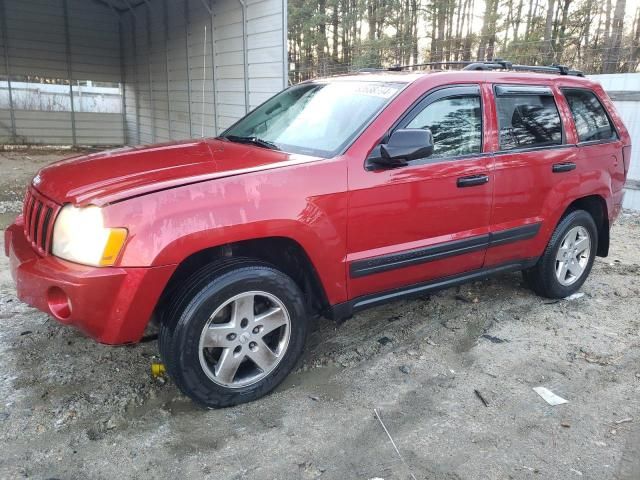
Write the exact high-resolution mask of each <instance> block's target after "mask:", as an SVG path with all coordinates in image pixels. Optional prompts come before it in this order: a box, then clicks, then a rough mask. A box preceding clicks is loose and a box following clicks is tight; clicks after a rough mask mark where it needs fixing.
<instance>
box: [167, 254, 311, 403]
mask: <svg viewBox="0 0 640 480" xmlns="http://www.w3.org/2000/svg"><path fill="white" fill-rule="evenodd" d="M304 305H305V303H304V297H303V294H302V292H301V290H300V288H299V287H298V285H296V283H295V282H294V281H293V280H292V279H291V278H290V277H289V276H287V275H285V274H284V273H282V272H281V271H279V270H277V269H276V268H274V267H272V266H270V265H268V264H265V263H261V262H256V261H253V260H250V259H244V258H240V259H238V258H235V259H228V260H223V261H220V262H215V263H212V264H210V265H207V266H205V267H203V268H202V269H201V270H199V271H197V272H196V273H194V274H193V275H192V276H191V277H189V279H188V280H187V281H186V282H185V283H184V286H183V287H182V288H180V289H179V290H176V291H175V292H174V294H173V296H172V297H170V298H169V300H168V301H167V303H166V304H165V311H164V315H163V319H162V323H161V327H160V333H159V339H158V340H159V341H158V347H159V350H160V356H161V358H162V361H163V362H164V364H165V366H166V369H167V373H168V374H169V376H170V377H171V378H172V380H173V381H174V382H175V384H176V385H177V387H178V388H179V389H180V390H181V391H182V392H183V393H184V394H185V395H187V396H188V397H190V398H191V399H192V400H194V401H195V402H197V403H199V404H200V405H203V406H205V407H208V408H221V407H229V406H233V405H238V404H240V403H245V402H250V401H253V400H256V399H258V398H260V397H262V396H264V395H266V394H267V393H269V392H271V391H272V390H273V389H274V388H275V387H276V386H277V385H278V384H280V382H282V380H284V379H285V377H286V376H287V375H288V374H289V373H290V372H291V370H292V369H293V368H294V367H295V365H296V363H297V361H298V360H299V358H300V356H301V355H302V351H303V349H304V344H305V341H306V336H307V330H308V316H307V312H306V310H305V306H304ZM213 314H216V315H215V318H212V317H213Z"/></svg>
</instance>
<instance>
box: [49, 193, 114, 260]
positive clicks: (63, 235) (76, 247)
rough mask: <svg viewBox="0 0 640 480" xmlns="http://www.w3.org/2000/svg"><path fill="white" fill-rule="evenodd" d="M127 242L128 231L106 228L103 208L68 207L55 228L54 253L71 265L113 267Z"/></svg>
mask: <svg viewBox="0 0 640 480" xmlns="http://www.w3.org/2000/svg"><path fill="white" fill-rule="evenodd" d="M126 239H127V229H126V228H106V227H105V226H104V219H103V216H102V209H101V208H99V207H96V206H95V205H89V206H88V207H74V206H73V205H65V206H64V207H62V210H60V213H59V214H58V217H57V218H56V223H55V225H54V227H53V247H52V252H53V254H54V255H55V256H56V257H60V258H63V259H65V260H69V261H70V262H76V263H82V264H84V265H93V266H96V267H104V266H109V265H113V264H114V263H115V261H116V259H117V258H118V254H119V253H120V250H121V249H122V246H123V245H124V242H125V240H126Z"/></svg>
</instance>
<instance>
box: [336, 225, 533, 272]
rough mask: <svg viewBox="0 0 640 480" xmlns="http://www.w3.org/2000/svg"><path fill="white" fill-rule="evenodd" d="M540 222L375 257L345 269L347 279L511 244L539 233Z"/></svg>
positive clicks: (359, 261) (356, 262) (358, 261)
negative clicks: (347, 275)
mask: <svg viewBox="0 0 640 480" xmlns="http://www.w3.org/2000/svg"><path fill="white" fill-rule="evenodd" d="M540 225H541V224H540V223H532V224H530V225H524V226H522V227H516V228H509V229H507V230H501V231H499V232H492V233H489V234H487V235H478V236H475V237H471V238H466V239H464V240H454V241H451V242H444V243H439V244H437V245H431V246H428V247H423V248H416V249H413V250H406V251H404V252H399V253H391V254H388V255H380V256H379V257H373V258H366V259H364V260H356V261H355V262H352V263H351V265H350V267H349V275H350V277H351V278H359V277H364V276H367V275H373V274H375V273H381V272H386V271H388V270H395V269H397V268H403V267H409V266H412V265H418V264H421V263H427V262H433V261H434V260H440V259H442V258H448V257H453V256H456V255H463V254H465V253H471V252H476V251H478V250H484V249H486V248H490V247H496V246H499V245H504V244H507V243H511V242H519V241H521V240H528V239H530V238H533V237H535V236H536V235H537V234H538V232H539V231H540Z"/></svg>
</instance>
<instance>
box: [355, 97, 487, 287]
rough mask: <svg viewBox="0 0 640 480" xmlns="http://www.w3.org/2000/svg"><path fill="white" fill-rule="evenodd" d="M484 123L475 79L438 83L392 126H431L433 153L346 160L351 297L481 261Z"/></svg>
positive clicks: (484, 198) (484, 201)
mask: <svg viewBox="0 0 640 480" xmlns="http://www.w3.org/2000/svg"><path fill="white" fill-rule="evenodd" d="M485 123H486V118H484V117H483V107H482V101H481V95H480V88H479V86H478V85H464V86H462V85H460V86H450V87H446V88H441V89H438V90H435V91H433V92H432V93H429V94H426V95H425V97H424V98H423V99H422V100H420V101H419V103H418V104H417V105H416V106H415V107H413V108H411V109H410V110H409V111H408V112H407V114H406V115H405V116H403V117H402V118H401V120H400V121H399V122H398V123H397V124H396V125H395V126H394V127H393V128H392V129H393V130H396V129H400V128H405V129H406V128H408V129H411V128H429V129H430V130H431V131H432V133H433V136H434V152H433V154H432V155H431V156H429V157H427V158H423V159H419V160H414V161H410V162H408V164H407V165H406V166H402V167H399V168H388V169H376V170H367V169H366V168H365V160H366V159H365V158H353V159H352V160H351V161H350V162H351V163H350V165H349V219H348V233H347V248H348V250H347V263H348V275H349V296H350V298H354V297H358V296H362V295H366V294H371V293H378V292H381V291H384V290H389V289H394V288H398V287H403V286H406V285H410V284H415V283H419V282H423V281H427V280H430V279H433V278H438V277H443V276H447V275H453V274H456V273H460V272H465V271H469V270H475V269H478V268H480V267H481V266H482V262H483V258H484V253H485V250H486V242H487V238H488V228H489V215H490V213H491V199H492V191H493V179H492V158H491V155H490V154H488V153H485V152H484V150H483V145H484V144H483V131H484V128H483V126H484V125H485ZM383 142H384V140H383ZM373 147H374V145H371V148H373Z"/></svg>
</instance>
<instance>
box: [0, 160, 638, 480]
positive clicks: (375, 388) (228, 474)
mask: <svg viewBox="0 0 640 480" xmlns="http://www.w3.org/2000/svg"><path fill="white" fill-rule="evenodd" d="M67 154H68V153H67ZM65 155H66V154H65ZM61 156H62V155H61V154H60V153H51V152H48V153H42V152H20V153H7V152H0V171H2V177H1V178H0V223H1V226H2V227H3V228H4V227H6V225H7V224H8V222H10V221H11V220H12V219H13V217H14V216H15V214H16V213H17V212H18V210H19V208H20V199H21V196H22V192H23V190H24V187H25V185H26V184H27V182H28V181H29V179H30V178H31V176H32V175H33V174H34V173H35V171H36V170H37V168H38V167H40V166H41V165H44V164H46V163H48V162H50V161H53V160H55V159H57V158H60V157H61ZM639 274H640V215H637V214H631V213H628V212H626V213H625V214H623V215H622V217H621V218H620V220H619V221H618V223H617V224H616V226H615V228H614V229H613V239H612V249H611V255H610V256H609V257H608V258H606V259H598V260H597V262H596V264H595V266H594V269H593V272H592V274H591V276H590V278H589V280H588V281H587V282H586V284H585V286H584V287H583V289H582V292H584V295H583V296H581V297H580V298H577V299H573V300H562V301H550V300H545V299H542V298H538V297H536V296H535V295H533V294H532V293H531V292H530V291H529V290H527V289H525V288H524V287H523V285H522V282H521V278H520V275H519V274H509V275H503V276H500V277H496V278H493V279H490V280H487V281H483V282H477V283H474V284H470V285H467V286H463V287H461V288H459V289H450V290H446V291H443V292H441V293H439V294H437V295H431V296H425V297H424V298H422V299H420V300H416V301H405V302H398V303H394V304H391V305H387V306H385V307H382V308H376V309H374V310H370V311H368V312H366V313H362V314H359V315H357V316H356V317H355V318H354V319H353V320H350V321H348V322H346V323H344V324H342V325H339V326H337V325H335V324H334V323H332V322H330V321H328V320H319V321H318V323H317V326H316V328H315V329H314V331H313V332H312V334H311V335H310V338H309V342H308V346H307V353H306V356H305V358H304V361H303V362H302V364H301V366H300V367H299V369H298V370H297V371H296V372H295V373H294V374H292V375H291V376H290V377H289V378H288V379H287V380H286V382H285V384H283V385H282V386H281V387H280V388H279V389H278V390H277V391H276V392H275V393H274V394H272V395H270V396H268V397H266V398H264V399H262V400H259V401H257V402H254V403H252V404H249V405H242V406H239V407H234V408H228V409H223V410H202V409H199V408H197V407H195V406H194V405H193V404H192V403H191V402H190V401H189V400H188V399H186V398H185V397H183V396H182V395H181V394H180V393H179V392H178V390H177V389H176V387H175V386H174V385H173V384H172V383H171V382H165V383H163V382H161V381H157V380H154V379H153V378H152V376H151V373H150V365H151V363H152V362H153V361H154V360H157V348H156V343H155V341H149V342H145V343H141V344H139V345H136V346H128V347H117V348H114V347H106V346H102V345H98V344H96V343H94V342H93V341H91V340H88V339H86V338H84V337H83V336H82V335H81V334H79V333H78V332H76V331H75V330H73V329H72V328H68V327H63V326H60V325H58V324H57V323H56V322H55V321H53V320H50V319H48V318H47V316H46V315H45V314H43V313H40V312H38V311H36V310H34V309H32V308H29V307H27V306H26V305H24V304H22V303H20V302H19V301H18V300H17V299H16V297H15V291H14V287H13V284H12V282H11V279H10V275H9V272H8V271H7V261H6V259H5V257H4V256H2V257H1V259H0V319H2V324H1V325H2V328H0V399H1V404H0V478H3V479H4V478H6V479H12V478H23V477H24V478H42V479H44V478H58V479H76V478H77V479H85V478H91V479H101V478H105V479H106V478H123V479H124V478H145V479H156V478H157V479H165V478H166V479H173V478H208V479H245V478H246V479H315V478H321V479H323V480H325V479H374V478H378V479H385V480H389V479H410V478H415V479H448V480H449V479H450V480H454V479H459V480H462V479H464V480H476V479H563V480H564V479H573V478H576V479H578V478H581V479H594V480H607V479H619V480H638V479H640V316H639V315H638V312H639V311H640V284H639V283H638V278H639ZM537 386H544V387H547V388H549V389H551V390H552V391H553V392H555V393H556V394H558V395H560V396H562V397H564V398H566V399H567V400H568V403H567V404H564V405H559V406H555V407H551V406H549V405H547V404H546V403H545V402H544V401H543V400H542V398H540V397H539V396H538V395H537V394H536V393H535V392H534V391H533V390H532V388H533V387H537ZM476 390H477V391H478V392H479V394H480V396H481V397H482V398H484V399H485V400H486V402H487V406H485V404H484V403H483V401H482V400H481V398H480V397H479V396H478V395H477V394H476V393H475V391H476ZM374 409H375V410H376V411H377V412H378V413H379V415H380V418H381V419H382V421H383V422H384V425H385V426H386V428H387V429H388V431H389V434H390V435H391V437H392V438H393V440H394V442H395V445H396V446H397V448H398V451H399V452H400V454H401V455H402V457H403V458H404V462H403V461H402V460H401V459H400V457H399V455H398V453H397V452H396V450H395V449H394V446H393V445H392V443H391V441H390V440H389V438H388V437H387V434H386V433H385V431H384V429H383V427H382V425H381V423H380V422H379V421H378V419H377V418H376V415H375V413H374Z"/></svg>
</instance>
